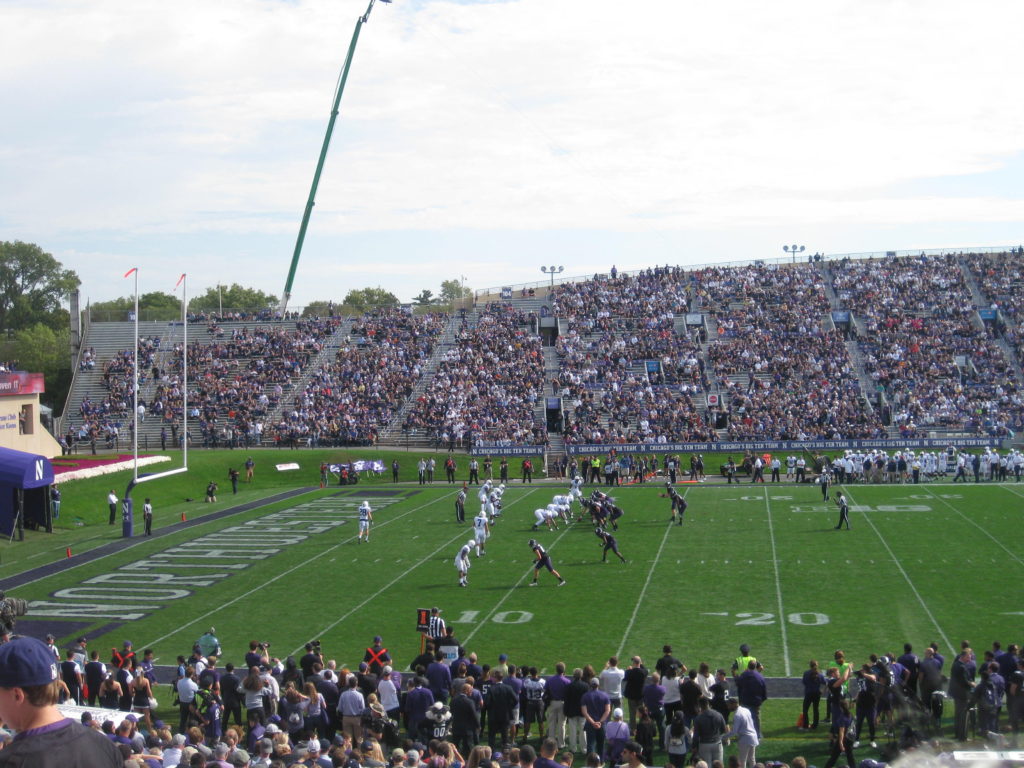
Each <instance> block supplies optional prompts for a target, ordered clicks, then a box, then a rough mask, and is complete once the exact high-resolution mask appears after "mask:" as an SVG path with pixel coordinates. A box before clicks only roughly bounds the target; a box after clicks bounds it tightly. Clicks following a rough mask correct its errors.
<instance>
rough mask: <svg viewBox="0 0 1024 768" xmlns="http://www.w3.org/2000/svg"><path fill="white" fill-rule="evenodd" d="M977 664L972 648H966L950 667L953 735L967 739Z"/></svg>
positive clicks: (962, 739)
mask: <svg viewBox="0 0 1024 768" xmlns="http://www.w3.org/2000/svg"><path fill="white" fill-rule="evenodd" d="M976 670H977V665H976V664H975V663H974V661H972V660H971V649H970V648H964V649H963V650H962V651H961V652H960V655H959V656H957V657H956V661H954V662H953V666H952V667H950V669H949V697H950V698H951V699H953V737H954V738H955V739H956V740H957V741H967V712H968V710H969V709H970V697H971V689H972V688H974V675H975V672H976Z"/></svg>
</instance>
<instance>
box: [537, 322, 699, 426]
mask: <svg viewBox="0 0 1024 768" xmlns="http://www.w3.org/2000/svg"><path fill="white" fill-rule="evenodd" d="M602 326H603V327H604V330H601V331H599V332H596V333H588V334H586V335H581V333H580V331H579V323H578V320H574V321H571V322H570V323H569V324H568V332H567V333H566V334H564V335H560V336H559V337H558V339H557V342H556V350H557V353H558V356H559V370H558V375H557V376H556V377H555V379H554V381H553V382H552V386H553V389H554V391H555V393H556V394H559V395H561V396H562V398H563V402H564V403H565V404H566V405H567V406H568V408H566V412H567V417H566V419H565V423H564V425H563V430H562V433H563V435H564V438H565V441H566V442H567V443H638V442H670V441H679V440H708V439H714V436H715V433H714V430H713V429H711V430H709V429H708V428H707V425H706V424H705V423H704V421H703V419H702V417H701V415H700V414H699V413H698V412H697V409H696V408H695V407H694V402H693V397H694V396H697V395H698V394H700V393H702V392H703V391H704V389H705V379H704V359H703V355H702V354H701V351H700V345H699V343H698V342H697V341H696V340H695V336H694V337H693V339H691V337H689V336H684V335H678V334H676V332H675V328H674V325H673V322H672V320H671V319H668V318H666V319H663V320H653V319H650V320H643V319H634V318H612V319H609V321H608V322H604V323H602ZM648 364H650V365H651V369H650V370H649V369H648V368H647V365H648Z"/></svg>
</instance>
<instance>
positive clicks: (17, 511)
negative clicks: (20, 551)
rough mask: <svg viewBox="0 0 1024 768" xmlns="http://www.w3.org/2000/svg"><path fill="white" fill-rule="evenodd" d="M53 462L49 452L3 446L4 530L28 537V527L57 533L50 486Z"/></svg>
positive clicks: (0, 499) (0, 498)
mask: <svg viewBox="0 0 1024 768" xmlns="http://www.w3.org/2000/svg"><path fill="white" fill-rule="evenodd" d="M52 484H53V465H52V464H51V463H50V460H49V459H48V458H46V457H45V456H39V455H37V454H34V453H25V452H24V451H15V450H12V449H10V448H0V534H3V535H4V536H9V537H11V538H14V534H15V532H17V533H19V534H20V538H24V535H25V527H26V526H27V527H29V528H35V529H40V528H41V529H45V530H46V531H47V532H48V533H53V521H52V518H51V515H50V486H51V485H52Z"/></svg>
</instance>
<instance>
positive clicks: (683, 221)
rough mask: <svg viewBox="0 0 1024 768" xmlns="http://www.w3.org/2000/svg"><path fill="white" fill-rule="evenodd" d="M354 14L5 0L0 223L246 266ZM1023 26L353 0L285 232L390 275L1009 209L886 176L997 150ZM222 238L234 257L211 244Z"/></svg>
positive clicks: (1012, 146) (275, 210)
mask: <svg viewBox="0 0 1024 768" xmlns="http://www.w3.org/2000/svg"><path fill="white" fill-rule="evenodd" d="M365 7H366V3H365V0H343V2H337V1H336V0H296V1H295V2H276V1H273V0H219V2H217V3H209V2H201V1H200V0H181V2H178V3H175V4H171V5H167V4H158V3H155V2H151V1H144V2H138V3H132V4H128V5H125V4H124V3H122V2H115V1H114V0H77V1H75V0H66V1H65V2H61V3H54V2H51V3H39V2H21V3H17V2H8V3H6V4H4V5H3V6H2V7H0V22H2V23H3V24H4V27H5V28H6V29H9V30H17V33H16V34H12V35H9V36H7V39H6V40H5V46H3V47H2V48H0V86H2V87H3V90H4V92H5V94H8V97H7V107H8V108H7V113H8V114H7V118H6V119H5V120H4V121H0V138H2V141H0V147H2V149H0V175H2V176H3V178H4V179H5V181H6V183H5V185H4V188H3V191H0V226H2V234H0V236H2V237H4V238H14V237H20V238H23V239H25V238H31V239H35V240H37V241H39V242H40V243H41V244H42V245H43V246H44V247H47V242H48V241H50V240H52V241H59V242H69V241H73V240H76V239H77V240H78V241H79V245H78V247H77V250H78V251H81V252H105V253H108V254H111V253H116V252H117V251H118V250H120V248H119V245H118V241H121V242H122V244H123V242H124V241H129V242H130V241H131V240H132V239H133V238H137V239H138V240H139V241H143V242H145V247H144V248H143V250H144V251H145V252H146V253H148V254H150V255H151V256H152V257H153V258H167V256H168V254H167V252H166V250H162V248H163V246H161V243H160V239H161V238H167V239H175V238H193V241H194V242H199V241H200V240H199V239H200V238H202V237H203V236H213V235H216V236H220V237H221V238H222V239H221V240H220V247H219V248H218V250H217V253H219V254H222V258H225V259H230V258H232V257H234V258H241V257H243V256H244V258H245V259H246V260H247V262H248V263H250V264H252V265H253V266H254V267H255V265H256V264H259V265H260V266H259V270H258V271H259V272H260V273H263V272H265V273H266V274H267V275H268V278H267V279H269V280H273V278H272V277H269V276H272V275H276V274H278V273H283V270H282V269H281V268H280V265H279V260H280V258H281V253H282V248H281V247H280V242H279V241H280V240H282V239H283V240H288V239H290V238H294V233H295V232H296V231H297V229H298V222H299V219H300V216H301V213H302V208H303V205H304V202H305V199H306V196H307V194H308V190H309V183H310V179H311V177H312V172H313V167H314V164H315V161H316V157H317V153H318V151H319V148H320V144H321V141H322V139H323V131H324V127H325V125H326V121H327V117H328V111H329V108H330V101H331V88H332V87H333V85H334V82H335V78H336V77H337V73H338V70H339V69H340V65H341V62H342V60H343V58H344V55H345V52H346V50H347V48H348V44H349V38H350V35H351V32H352V29H353V25H354V24H355V21H356V19H357V18H358V16H359V15H360V14H362V13H363V11H364V10H365ZM1022 21H1024V6H1022V5H1021V4H1020V3H1017V2H1012V0H1002V1H1000V2H994V1H993V2H980V3H973V4H971V5H970V6H969V7H968V6H965V5H964V4H963V3H960V2H951V1H949V0H945V1H941V2H923V1H919V2H888V1H882V0H877V1H875V2H856V3H854V2H825V3H821V2H809V1H806V2H805V1H804V0H798V1H797V0H790V1H787V2H784V3H781V4H778V3H777V4H764V3H756V2H752V1H750V0H744V1H743V2H725V3H695V2H683V1H681V0H650V2H647V3H637V4H633V5H623V4H622V3H614V2H611V1H610V0H557V2H552V1H551V0H510V1H509V2H479V3H475V2H459V3H456V2H440V1H435V0H395V2H394V3H393V4H391V5H383V4H378V5H377V6H376V7H375V9H374V11H373V14H372V16H371V18H370V22H369V24H368V25H366V26H365V27H364V28H363V29H362V31H361V38H360V43H359V49H358V51H357V53H356V56H355V59H354V63H353V66H352V73H351V76H350V79H349V83H348V87H347V89H346V93H345V97H344V100H343V103H342V108H341V117H340V119H339V121H338V124H337V129H336V132H335V136H334V143H333V145H332V147H331V152H330V155H329V157H328V159H327V164H326V168H325V171H324V175H323V179H322V182H321V187H320V194H319V196H318V200H317V206H316V208H315V211H314V214H313V219H312V223H311V225H310V230H309V235H308V238H307V249H309V250H310V258H311V259H316V258H318V256H317V255H316V254H317V253H318V243H319V244H320V245H322V246H327V245H328V243H330V244H331V245H330V246H328V247H331V248H333V247H335V246H334V244H335V243H336V242H337V239H338V238H345V237H351V236H354V235H363V234H366V233H402V232H408V233H409V237H410V240H408V241H405V242H403V243H401V247H399V239H398V238H388V239H387V241H388V242H389V243H393V245H392V246H391V247H392V251H391V252H390V253H389V254H388V258H386V259H385V261H387V262H388V263H390V264H392V265H396V266H393V267H392V269H393V270H394V272H395V273H401V275H402V276H405V277H408V278H409V279H415V278H412V277H410V276H413V275H422V274H425V273H427V272H429V271H430V269H434V270H435V271H437V270H442V271H443V270H447V269H448V264H449V263H450V261H459V260H464V259H472V258H473V257H474V255H475V253H476V252H478V250H473V251H470V250H469V249H470V248H471V247H472V248H474V249H478V247H479V245H478V243H479V241H478V240H477V239H476V238H468V239H464V240H460V238H458V237H456V236H454V235H453V236H452V238H451V247H452V248H454V249H455V251H456V252H454V253H452V254H451V257H450V259H443V260H441V261H440V262H434V263H427V264H424V263H423V262H422V261H420V262H416V263H415V264H414V266H412V267H408V266H401V265H407V264H408V263H409V261H408V260H407V258H406V254H407V253H411V252H415V251H416V250H417V249H416V248H415V244H414V241H413V240H412V238H414V237H416V236H417V235H418V234H420V233H422V232H424V231H427V232H438V233H449V232H455V231H463V230H472V231H473V232H475V233H478V234H482V235H486V233H492V236H493V237H494V238H496V239H499V240H500V239H503V238H506V237H507V233H509V232H515V231H520V232H532V233H535V235H536V238H537V239H535V240H534V241H533V242H535V243H536V242H544V241H543V240H542V238H543V237H544V236H545V233H547V237H548V240H547V243H548V245H549V246H550V249H549V250H551V251H555V252H557V249H558V248H559V247H564V246H565V243H564V238H563V237H562V236H561V235H560V234H559V233H564V232H566V231H571V232H577V233H590V236H591V237H593V238H600V237H601V236H602V235H601V233H608V232H616V233H627V234H628V233H635V234H642V233H645V232H649V231H650V230H651V228H652V227H653V228H656V229H657V230H661V231H665V232H669V233H676V234H677V235H679V236H681V237H683V238H684V240H685V238H686V236H687V233H688V232H690V233H697V232H699V233H700V237H717V238H718V239H719V240H724V241H726V242H728V241H729V240H730V238H735V239H734V242H735V243H736V245H737V247H739V246H745V245H746V241H745V240H744V239H743V238H740V237H737V233H738V232H741V231H743V230H745V229H748V230H755V229H757V228H760V227H765V226H769V227H773V226H778V227H782V228H789V229H790V230H795V229H799V228H801V227H803V226H805V225H806V224H808V223H813V224H814V225H815V226H819V227H827V226H829V225H830V224H832V225H834V226H835V228H836V231H837V232H838V231H845V230H844V228H845V227H846V226H847V225H848V224H849V223H851V222H855V223H858V224H859V225H860V226H861V227H863V228H864V229H865V230H867V231H871V229H872V228H877V231H878V233H879V238H880V239H884V237H885V235H886V233H887V232H888V229H889V228H890V227H892V226H894V225H898V226H902V227H905V228H907V229H906V231H907V232H908V233H909V232H912V231H913V229H912V228H913V227H919V228H920V229H919V231H920V232H921V235H920V237H921V239H922V240H926V239H927V233H928V231H929V229H928V228H929V227H930V226H933V225H934V224H935V223H937V222H938V223H941V222H951V221H960V222H971V223H973V224H974V225H976V229H975V231H977V232H980V233H983V232H985V229H984V227H985V225H986V224H987V223H990V222H1018V223H1019V222H1020V220H1021V199H1020V194H1019V189H1020V185H1019V184H1018V185H1012V184H1007V185H1005V187H1006V188H1005V189H1004V188H1000V189H993V190H992V191H991V193H989V194H974V193H972V194H969V195H968V194H963V195H960V194H948V193H946V194H942V195H936V194H927V195H922V194H919V192H913V193H910V192H907V191H905V190H903V191H900V185H904V184H913V183H917V182H921V181H922V180H927V179H937V178H944V177H956V176H961V175H965V174H978V173H985V172H990V171H997V170H999V169H1000V168H1002V167H1003V166H1004V165H1005V164H1007V163H1009V162H1011V161H1013V160H1015V159H1016V158H1019V156H1020V155H1021V153H1022V151H1024V104H1022V103H1021V101H1020V99H1018V98H1016V90H1017V88H1016V82H1015V80H1016V73H1017V72H1018V71H1019V65H1018V63H1017V61H1016V48H1017V40H1016V36H1017V31H1018V30H1019V29H1020V28H1021V22H1022ZM710 230H717V234H711V235H709V234H708V232H709V231H710ZM999 232H1000V235H1001V234H1002V230H1000V231H999ZM111 233H115V234H111ZM693 236H694V237H696V236H697V235H696V234H694V235H693ZM231 237H237V238H239V239H241V240H244V242H245V243H246V245H245V246H239V249H238V251H237V252H232V248H231V246H230V244H228V243H227V242H225V241H226V240H227V239H229V238H231ZM260 238H272V239H274V247H273V248H265V249H264V248H261V247H260V246H258V245H253V243H254V242H255V241H258V240H259V239H260ZM1017 239H1019V238H1017ZM666 242H668V241H666ZM772 247H774V246H772ZM879 247H884V244H880V246H879ZM459 249H466V250H459ZM204 250H205V249H204ZM499 250H500V249H499ZM581 250H582V249H581ZM71 252H72V251H71V250H70V249H69V250H68V251H67V253H71ZM287 253H288V254H290V249H287ZM663 255H664V254H658V256H663ZM378 256H379V252H378ZM530 258H531V259H532V258H534V257H533V256H532V255H531V256H530ZM545 260H547V259H545ZM659 260H660V261H664V258H660V259H659ZM264 261H266V264H265V265H264V264H263V262H264ZM91 264H92V261H91V260H86V262H85V263H84V264H69V266H73V267H75V268H77V269H79V271H80V272H81V273H83V275H86V274H87V273H88V271H89V269H90V265H91ZM201 266H206V264H205V260H204V263H203V264H202V265H201ZM507 268H508V269H509V273H510V274H517V272H516V270H517V269H518V268H519V267H518V266H517V265H507ZM531 269H532V268H531ZM498 270H499V271H500V267H498ZM486 276H487V277H488V278H489V279H492V282H494V283H495V284H498V283H500V282H502V281H503V280H502V279H501V278H500V277H498V276H495V275H494V274H493V272H487V273H486ZM389 278H390V276H389ZM382 279H383V277H382ZM394 279H395V280H396V281H400V280H401V276H397V275H396V276H395V277H394ZM510 280H511V278H510ZM396 284H398V283H397V282H396ZM259 287H263V288H265V289H269V288H270V286H259ZM275 290H276V286H275ZM310 290H317V289H315V288H313V287H310ZM404 290H405V288H404V287H403V288H402V289H400V290H396V292H401V291H404ZM413 292H415V291H413ZM318 295H319V294H318ZM408 295H411V293H409V294H408Z"/></svg>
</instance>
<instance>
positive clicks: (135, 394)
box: [124, 267, 139, 481]
mask: <svg viewBox="0 0 1024 768" xmlns="http://www.w3.org/2000/svg"><path fill="white" fill-rule="evenodd" d="M132 275H135V312H134V313H133V319H134V320H135V343H134V344H133V345H132V346H133V349H132V368H133V369H134V371H135V375H134V377H133V380H132V420H133V421H132V425H133V428H132V455H133V456H134V457H135V462H134V463H135V468H134V474H135V480H136V481H137V480H138V479H139V268H138V267H132V268H131V269H129V270H128V271H127V272H125V273H124V276H125V277H126V278H127V277H131V276H132Z"/></svg>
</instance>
